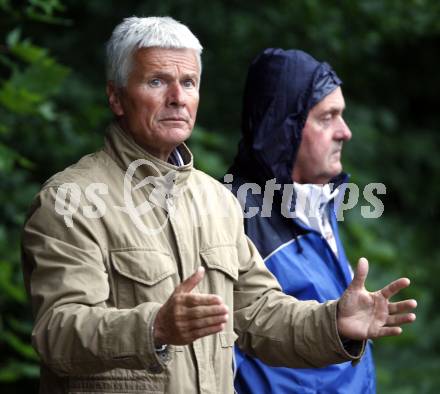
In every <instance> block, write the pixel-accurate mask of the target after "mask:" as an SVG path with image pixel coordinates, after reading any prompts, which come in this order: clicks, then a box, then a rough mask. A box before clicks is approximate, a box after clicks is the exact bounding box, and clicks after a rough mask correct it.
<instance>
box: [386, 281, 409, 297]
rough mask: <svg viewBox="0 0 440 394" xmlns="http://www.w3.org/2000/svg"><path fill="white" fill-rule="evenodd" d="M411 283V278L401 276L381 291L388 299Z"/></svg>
mask: <svg viewBox="0 0 440 394" xmlns="http://www.w3.org/2000/svg"><path fill="white" fill-rule="evenodd" d="M409 285H410V280H409V279H408V278H400V279H397V280H395V281H394V282H391V283H390V284H388V285H386V286H385V287H384V288H383V289H382V290H381V291H380V292H381V294H382V295H383V296H384V297H385V298H387V299H388V298H391V297H392V296H393V295H395V294H397V293H398V292H399V291H400V290H402V289H404V288H405V287H408V286H409Z"/></svg>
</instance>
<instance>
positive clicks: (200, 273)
mask: <svg viewBox="0 0 440 394" xmlns="http://www.w3.org/2000/svg"><path fill="white" fill-rule="evenodd" d="M204 276H205V269H204V268H203V267H199V268H197V271H196V272H194V273H193V274H192V275H191V276H190V277H189V278H186V279H185V280H184V281H183V282H182V283H181V284H180V285H179V286H177V287H176V290H175V293H189V292H191V290H193V289H194V288H195V287H196V286H197V285H198V284H199V283H200V282H201V280H202V279H203V277H204Z"/></svg>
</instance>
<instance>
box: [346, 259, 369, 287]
mask: <svg viewBox="0 0 440 394" xmlns="http://www.w3.org/2000/svg"><path fill="white" fill-rule="evenodd" d="M367 275H368V260H367V259H366V258H365V257H361V258H360V259H359V261H358V265H357V267H356V272H355V273H354V277H353V281H352V282H351V285H350V287H351V288H354V289H356V290H362V289H363V288H364V287H365V280H366V279H367Z"/></svg>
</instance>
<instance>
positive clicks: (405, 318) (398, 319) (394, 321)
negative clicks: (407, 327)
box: [385, 313, 416, 327]
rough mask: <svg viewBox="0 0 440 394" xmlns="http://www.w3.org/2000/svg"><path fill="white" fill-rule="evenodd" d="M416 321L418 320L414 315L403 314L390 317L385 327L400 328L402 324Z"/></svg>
mask: <svg viewBox="0 0 440 394" xmlns="http://www.w3.org/2000/svg"><path fill="white" fill-rule="evenodd" d="M414 320H416V315H415V314H414V313H402V314H401V315H392V316H388V318H387V321H386V323H385V325H386V326H387V327H392V326H400V325H402V324H408V323H412V322H413V321H414Z"/></svg>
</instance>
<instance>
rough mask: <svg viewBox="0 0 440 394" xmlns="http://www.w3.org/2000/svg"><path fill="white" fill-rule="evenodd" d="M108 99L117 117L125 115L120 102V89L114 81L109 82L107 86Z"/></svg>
mask: <svg viewBox="0 0 440 394" xmlns="http://www.w3.org/2000/svg"><path fill="white" fill-rule="evenodd" d="M105 91H106V93H107V97H108V104H109V106H110V109H111V110H112V112H113V113H114V114H115V115H116V116H122V115H124V109H123V107H122V104H121V100H120V97H119V96H120V89H119V88H117V87H116V86H115V84H114V83H113V81H107V86H106V89H105Z"/></svg>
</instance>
